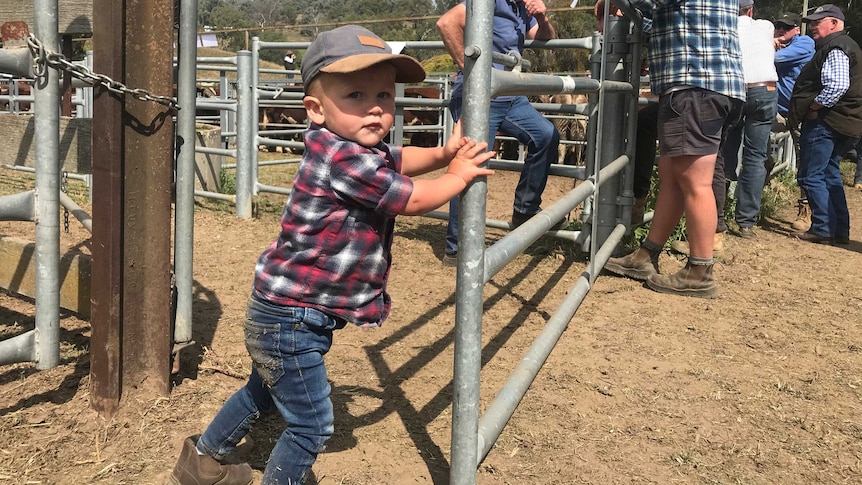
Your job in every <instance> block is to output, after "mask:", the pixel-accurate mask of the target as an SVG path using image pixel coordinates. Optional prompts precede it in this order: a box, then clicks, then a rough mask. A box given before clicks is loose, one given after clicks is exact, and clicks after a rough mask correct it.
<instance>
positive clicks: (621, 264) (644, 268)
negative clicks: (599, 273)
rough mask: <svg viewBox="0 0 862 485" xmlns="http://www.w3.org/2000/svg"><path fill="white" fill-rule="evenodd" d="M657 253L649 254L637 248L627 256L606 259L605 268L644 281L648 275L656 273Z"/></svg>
mask: <svg viewBox="0 0 862 485" xmlns="http://www.w3.org/2000/svg"><path fill="white" fill-rule="evenodd" d="M658 255H659V253H656V254H655V256H650V253H649V251H647V250H646V249H644V248H638V250H637V251H635V252H633V253H631V254H629V255H628V256H623V257H621V258H610V259H608V262H607V263H605V269H606V270H608V271H609V272H611V273H613V274H615V275H618V276H628V277H629V278H632V279H635V280H638V281H644V280H645V279H647V277H649V276H650V275H654V274H656V273H658Z"/></svg>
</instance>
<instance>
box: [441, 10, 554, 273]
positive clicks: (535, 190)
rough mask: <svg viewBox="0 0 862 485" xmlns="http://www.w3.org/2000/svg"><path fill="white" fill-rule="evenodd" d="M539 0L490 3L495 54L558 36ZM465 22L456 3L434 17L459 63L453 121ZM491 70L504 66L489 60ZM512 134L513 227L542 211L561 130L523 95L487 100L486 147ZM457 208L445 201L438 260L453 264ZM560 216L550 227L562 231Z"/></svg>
mask: <svg viewBox="0 0 862 485" xmlns="http://www.w3.org/2000/svg"><path fill="white" fill-rule="evenodd" d="M546 11H547V9H546V7H545V4H544V3H542V1H541V0H526V1H525V0H496V3H495V6H494V37H493V48H494V52H500V53H504V54H505V53H508V52H510V51H517V52H520V53H522V54H523V52H524V40H525V39H539V40H548V39H553V38H555V37H556V36H557V33H556V31H555V30H554V26H553V24H551V21H550V19H548V17H547V15H546ZM466 25H467V5H466V3H459V4H458V5H455V6H454V7H452V8H451V9H450V10H449V11H447V12H446V13H444V14H443V15H442V16H441V17H440V19H439V20H438V21H437V30H438V31H439V32H440V37H441V38H442V39H443V45H445V46H446V50H447V51H449V55H450V56H452V59H453V60H454V61H455V64H456V65H457V66H458V75H457V76H456V77H455V85H454V87H453V88H452V95H451V98H450V101H449V111H450V112H451V113H452V117H453V118H454V119H455V120H456V121H457V120H458V119H460V117H461V108H462V103H463V86H464V84H463V82H464V76H463V74H462V71H463V69H464V27H465V26H466ZM494 68H495V69H503V66H502V65H499V64H494ZM498 131H499V132H501V133H503V134H506V135H509V136H513V137H515V138H517V139H518V141H519V142H520V143H521V144H523V145H526V147H527V155H526V157H525V158H524V167H523V168H522V169H521V178H520V179H519V180H518V185H517V187H516V188H515V202H514V208H513V210H512V226H513V227H517V226H519V225H521V224H523V223H524V222H526V221H527V220H528V219H529V218H530V217H533V216H534V215H536V214H538V213H539V212H541V210H542V208H541V204H542V192H543V191H544V190H545V184H546V183H547V181H548V173H549V172H550V169H551V164H552V163H554V162H555V161H557V156H558V155H557V154H558V150H557V149H558V147H559V144H560V133H559V132H558V131H557V128H556V127H554V124H553V123H551V122H550V121H548V119H547V118H545V117H544V116H542V114H541V113H539V112H538V111H536V109H535V108H534V107H533V106H532V105H531V104H530V102H529V100H527V97H526V96H498V97H496V98H494V99H492V100H491V112H490V117H489V122H488V137H489V142H488V143H489V146H492V144H493V141H494V137H495V136H496V134H497V132H498ZM458 208H459V199H458V198H457V197H456V198H453V199H452V200H451V201H450V203H449V224H448V226H447V228H446V248H445V254H444V256H443V264H445V265H447V266H455V265H456V264H457V262H458ZM565 225H566V221H565V219H564V220H561V221H560V222H559V223H558V224H557V225H556V226H554V227H553V228H552V230H555V229H562V228H563V227H565Z"/></svg>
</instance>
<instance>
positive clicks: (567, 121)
mask: <svg viewBox="0 0 862 485" xmlns="http://www.w3.org/2000/svg"><path fill="white" fill-rule="evenodd" d="M538 99H539V102H541V103H546V104H562V105H572V104H584V103H586V102H587V101H588V98H587V96H586V95H585V94H569V93H560V94H544V95H541V96H539V97H538ZM552 122H553V123H554V126H556V127H557V131H559V132H560V140H568V141H573V142H576V143H571V144H570V143H560V147H559V157H558V158H557V163H562V164H564V165H584V163H585V162H586V149H585V148H586V140H587V119H586V118H584V117H582V116H580V115H575V116H566V117H560V118H555V119H554V120H553V121H552Z"/></svg>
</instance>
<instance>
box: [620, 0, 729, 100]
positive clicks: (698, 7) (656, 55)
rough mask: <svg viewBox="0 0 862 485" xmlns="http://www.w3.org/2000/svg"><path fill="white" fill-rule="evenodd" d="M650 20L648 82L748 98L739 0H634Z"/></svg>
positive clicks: (658, 87)
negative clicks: (741, 48)
mask: <svg viewBox="0 0 862 485" xmlns="http://www.w3.org/2000/svg"><path fill="white" fill-rule="evenodd" d="M631 3H632V5H633V6H634V7H635V8H637V9H639V10H641V12H642V13H643V15H644V17H647V18H650V19H651V20H652V25H651V26H650V32H649V53H648V55H649V65H650V87H651V90H652V92H653V94H655V95H661V94H662V93H664V92H665V91H667V90H668V89H670V88H672V87H675V86H682V85H689V86H695V87H699V88H702V89H708V90H710V91H715V92H717V93H720V94H724V95H726V96H729V97H732V98H736V99H740V100H743V101H744V100H745V80H744V78H743V74H742V53H741V51H740V48H739V36H738V34H737V28H736V24H737V16H738V15H739V3H738V0H730V1H728V0H632V2H631Z"/></svg>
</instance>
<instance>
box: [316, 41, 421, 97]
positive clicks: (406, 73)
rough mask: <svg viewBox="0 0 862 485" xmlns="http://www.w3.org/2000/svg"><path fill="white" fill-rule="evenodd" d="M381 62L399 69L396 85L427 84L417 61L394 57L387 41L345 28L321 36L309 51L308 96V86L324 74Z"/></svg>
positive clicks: (396, 74)
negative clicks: (388, 63)
mask: <svg viewBox="0 0 862 485" xmlns="http://www.w3.org/2000/svg"><path fill="white" fill-rule="evenodd" d="M381 62H390V63H392V64H393V65H394V66H395V82H399V83H414V82H420V81H423V80H425V69H423V68H422V65H421V64H419V62H418V61H416V59H413V58H412V57H410V56H405V55H402V54H393V53H392V49H391V48H390V47H389V46H388V45H387V44H386V42H384V41H383V39H381V38H380V37H378V36H377V35H375V34H374V33H373V32H371V31H370V30H368V29H366V28H364V27H360V26H358V25H344V26H342V27H338V28H336V29H332V30H327V31H326V32H321V33H319V34H317V37H316V38H315V39H314V40H313V41H312V42H311V45H309V46H308V49H307V50H306V51H305V56H303V58H302V67H301V68H300V72H301V74H302V82H303V84H304V85H305V90H306V92H307V91H308V84H309V83H310V82H311V81H312V80H313V79H314V78H315V77H317V75H318V74H320V73H321V72H330V73H349V72H356V71H361V70H362V69H365V68H367V67H371V66H373V65H375V64H379V63H381Z"/></svg>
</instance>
